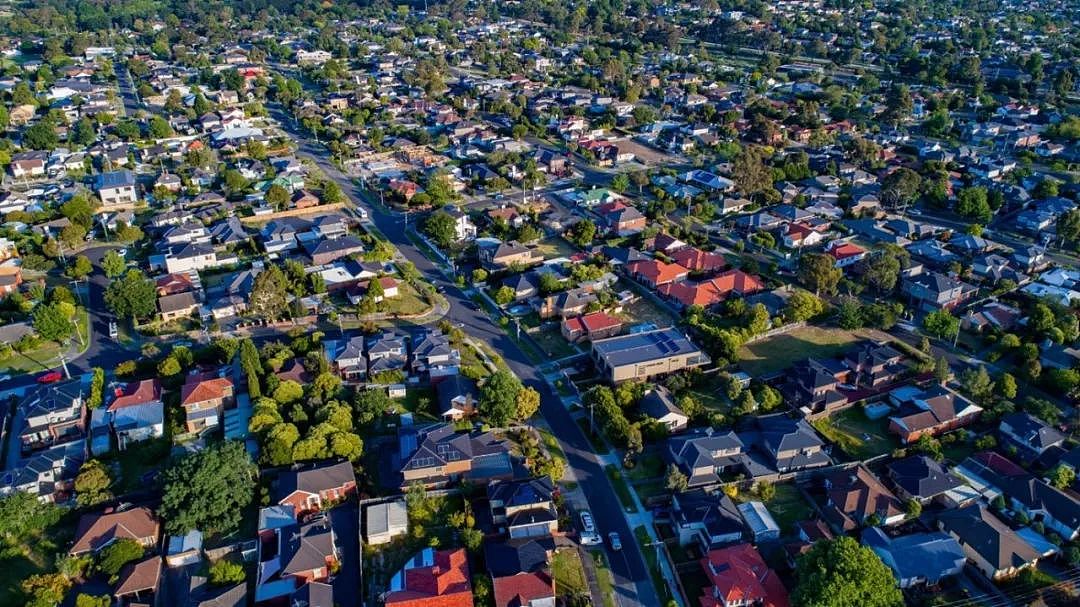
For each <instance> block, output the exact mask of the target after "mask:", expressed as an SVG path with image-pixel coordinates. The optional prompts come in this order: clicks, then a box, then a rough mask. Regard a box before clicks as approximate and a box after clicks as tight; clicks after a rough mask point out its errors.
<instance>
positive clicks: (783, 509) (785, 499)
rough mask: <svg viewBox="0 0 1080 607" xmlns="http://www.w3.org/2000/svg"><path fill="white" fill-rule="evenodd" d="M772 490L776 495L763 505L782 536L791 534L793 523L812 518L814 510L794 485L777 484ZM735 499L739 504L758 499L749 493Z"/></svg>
mask: <svg viewBox="0 0 1080 607" xmlns="http://www.w3.org/2000/svg"><path fill="white" fill-rule="evenodd" d="M773 488H774V489H776V493H775V494H774V495H773V497H772V499H770V500H768V501H765V502H764V503H765V508H767V509H768V510H769V514H771V515H772V517H773V519H774V520H775V521H776V524H777V525H779V526H780V533H781V534H782V535H788V534H791V533H792V532H793V531H794V529H795V523H797V522H799V521H802V520H806V519H811V518H814V509H813V508H812V507H811V506H810V504H808V503H807V502H806V500H805V499H804V498H803V496H802V494H801V493H799V489H798V487H796V486H795V485H794V484H792V483H786V484H777V485H773ZM736 499H737V501H739V502H749V501H754V500H757V499H759V498H758V497H756V496H755V495H753V494H751V493H740V494H739V495H738V497H737V498H736Z"/></svg>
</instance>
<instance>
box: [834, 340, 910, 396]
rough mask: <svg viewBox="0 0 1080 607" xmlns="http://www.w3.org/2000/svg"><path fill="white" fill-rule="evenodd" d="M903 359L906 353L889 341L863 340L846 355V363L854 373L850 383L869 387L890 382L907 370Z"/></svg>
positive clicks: (849, 379) (849, 380)
mask: <svg viewBox="0 0 1080 607" xmlns="http://www.w3.org/2000/svg"><path fill="white" fill-rule="evenodd" d="M903 360H904V355H903V354H901V353H900V352H898V351H897V350H896V349H895V348H893V347H892V346H890V345H888V344H887V343H876V342H873V341H869V340H867V341H863V342H861V343H860V344H859V345H858V346H857V347H855V348H853V349H851V350H849V351H848V353H847V355H846V356H845V357H844V364H845V365H846V366H847V368H848V369H851V373H852V376H851V377H849V378H848V383H852V384H855V385H858V386H865V387H867V388H877V387H879V386H882V385H886V384H890V383H892V382H894V381H895V380H896V378H897V376H898V375H900V374H901V373H903V372H905V371H907V367H905V366H904V365H903V364H902V361H903Z"/></svg>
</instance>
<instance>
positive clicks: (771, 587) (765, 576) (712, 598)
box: [698, 544, 791, 607]
mask: <svg viewBox="0 0 1080 607" xmlns="http://www.w3.org/2000/svg"><path fill="white" fill-rule="evenodd" d="M701 568H702V569H704V570H705V575H706V576H707V577H708V578H709V586H707V587H706V588H705V589H704V592H705V594H704V595H703V596H701V597H699V599H698V600H699V602H700V603H701V607H741V606H743V605H761V606H762V607H789V605H790V604H791V603H790V601H789V599H788V594H787V589H785V588H784V584H783V582H781V581H780V578H779V577H777V575H776V572H774V571H773V570H772V569H769V566H768V565H766V564H765V560H764V559H763V558H761V555H760V554H759V553H758V551H757V549H755V548H754V547H753V546H752V545H750V544H738V545H736V546H731V547H729V548H721V549H719V550H710V551H709V553H708V554H707V555H706V556H705V558H703V559H701Z"/></svg>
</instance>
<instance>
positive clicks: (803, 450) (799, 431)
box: [739, 413, 832, 477]
mask: <svg viewBox="0 0 1080 607" xmlns="http://www.w3.org/2000/svg"><path fill="white" fill-rule="evenodd" d="M739 438H740V439H741V440H742V442H743V443H744V444H746V445H750V448H751V451H755V452H757V453H760V454H761V455H762V456H763V457H762V458H749V459H748V465H747V470H748V472H749V473H750V475H751V476H754V477H756V476H761V475H764V474H769V473H773V472H774V471H775V472H779V473H781V474H785V473H788V472H797V471H800V470H810V469H813V468H820V467H822V466H828V465H829V464H831V463H832V461H831V460H830V459H829V456H828V454H826V453H825V450H824V448H825V442H824V441H823V440H821V437H820V436H818V434H817V432H815V431H814V428H813V426H811V425H810V423H809V422H807V421H806V420H805V419H792V418H790V417H788V416H786V415H785V414H783V413H774V414H772V415H759V416H757V417H755V418H754V428H753V429H747V430H744V431H741V432H740V433H739ZM763 464H768V468H764V469H762V468H763Z"/></svg>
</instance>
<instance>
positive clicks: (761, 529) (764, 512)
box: [738, 501, 780, 542]
mask: <svg viewBox="0 0 1080 607" xmlns="http://www.w3.org/2000/svg"><path fill="white" fill-rule="evenodd" d="M738 509H739V514H741V515H742V518H743V520H744V521H746V528H747V529H748V530H749V531H750V537H752V538H753V539H754V542H761V541H766V540H777V539H780V525H777V524H776V521H775V520H774V519H773V517H772V514H770V513H769V510H768V509H767V508H766V507H765V504H763V503H761V502H757V501H750V502H743V503H741V504H739V505H738Z"/></svg>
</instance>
